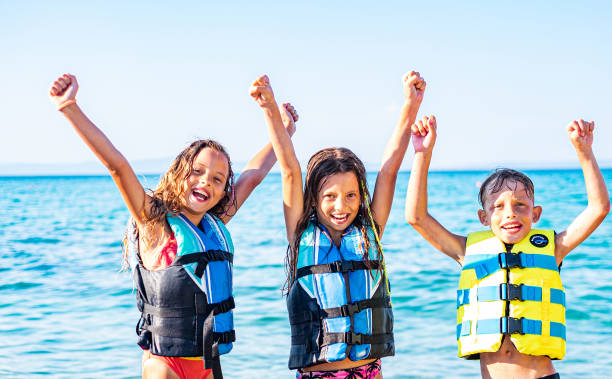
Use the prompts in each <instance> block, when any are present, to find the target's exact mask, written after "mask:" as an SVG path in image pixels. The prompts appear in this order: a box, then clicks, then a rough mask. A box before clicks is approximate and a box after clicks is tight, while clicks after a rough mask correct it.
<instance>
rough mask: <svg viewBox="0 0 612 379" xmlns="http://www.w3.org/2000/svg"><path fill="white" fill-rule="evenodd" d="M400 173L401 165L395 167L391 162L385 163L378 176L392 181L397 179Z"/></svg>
mask: <svg viewBox="0 0 612 379" xmlns="http://www.w3.org/2000/svg"><path fill="white" fill-rule="evenodd" d="M398 172H399V165H394V164H392V163H391V162H385V163H384V164H383V165H382V166H381V167H380V170H379V171H378V176H380V177H384V178H387V179H390V180H395V179H397V173H398Z"/></svg>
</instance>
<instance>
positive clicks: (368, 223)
mask: <svg viewBox="0 0 612 379" xmlns="http://www.w3.org/2000/svg"><path fill="white" fill-rule="evenodd" d="M346 172H352V173H353V174H355V176H356V177H357V182H358V183H359V184H360V185H359V201H360V204H359V210H358V211H357V217H355V220H354V221H353V224H352V225H353V226H355V227H356V228H358V229H359V231H360V232H361V236H362V240H363V241H364V246H363V260H364V262H366V265H369V264H370V262H371V260H370V256H369V254H368V252H369V251H370V238H369V233H368V230H369V229H372V228H373V227H375V228H376V231H377V232H379V233H380V228H379V227H378V225H376V222H375V221H374V220H372V219H371V218H370V217H369V215H368V207H369V203H370V192H369V191H368V187H367V181H366V169H365V166H364V165H363V162H361V160H360V159H359V158H358V157H357V156H356V155H355V153H353V152H352V151H351V150H349V149H347V148H344V147H329V148H326V149H323V150H319V151H318V152H316V153H315V154H314V155H313V156H312V157H311V158H310V160H309V161H308V166H307V168H306V180H305V183H304V208H303V210H302V217H300V219H299V220H298V223H297V225H296V229H295V240H294V241H290V243H289V246H288V247H287V256H286V257H285V270H286V272H287V280H286V281H285V284H284V286H283V291H284V293H285V294H287V293H289V290H290V289H291V286H292V285H293V283H294V282H295V280H296V274H297V258H298V252H299V248H300V239H301V238H302V234H304V231H305V230H306V228H307V227H308V224H310V223H311V222H313V220H314V222H316V217H317V210H316V208H317V202H318V194H319V192H320V191H321V188H322V186H323V184H324V183H325V181H326V180H327V178H329V177H330V176H331V175H334V174H343V173H346ZM372 223H374V225H373V224H372ZM376 252H377V253H376V259H377V260H380V259H382V248H381V246H378V244H376ZM379 270H381V268H379Z"/></svg>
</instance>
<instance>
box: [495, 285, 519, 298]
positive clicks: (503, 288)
mask: <svg viewBox="0 0 612 379" xmlns="http://www.w3.org/2000/svg"><path fill="white" fill-rule="evenodd" d="M499 291H500V296H499V297H500V299H501V300H519V301H523V285H522V284H510V283H502V284H500V285H499Z"/></svg>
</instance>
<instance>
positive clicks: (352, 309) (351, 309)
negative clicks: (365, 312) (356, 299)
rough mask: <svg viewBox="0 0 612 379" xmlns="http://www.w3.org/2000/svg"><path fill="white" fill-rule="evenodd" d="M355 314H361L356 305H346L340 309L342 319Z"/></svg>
mask: <svg viewBox="0 0 612 379" xmlns="http://www.w3.org/2000/svg"><path fill="white" fill-rule="evenodd" d="M357 312H361V308H360V307H359V304H358V303H351V304H346V305H343V306H342V307H341V311H340V313H341V314H342V317H350V316H352V315H354V314H355V313H357Z"/></svg>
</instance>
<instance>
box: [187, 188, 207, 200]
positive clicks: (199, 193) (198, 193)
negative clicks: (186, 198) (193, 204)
mask: <svg viewBox="0 0 612 379" xmlns="http://www.w3.org/2000/svg"><path fill="white" fill-rule="evenodd" d="M191 195H192V196H193V197H194V198H195V199H196V200H197V201H200V202H205V201H206V200H208V198H209V197H210V195H209V194H208V192H206V191H205V190H199V189H194V190H193V191H191Z"/></svg>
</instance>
